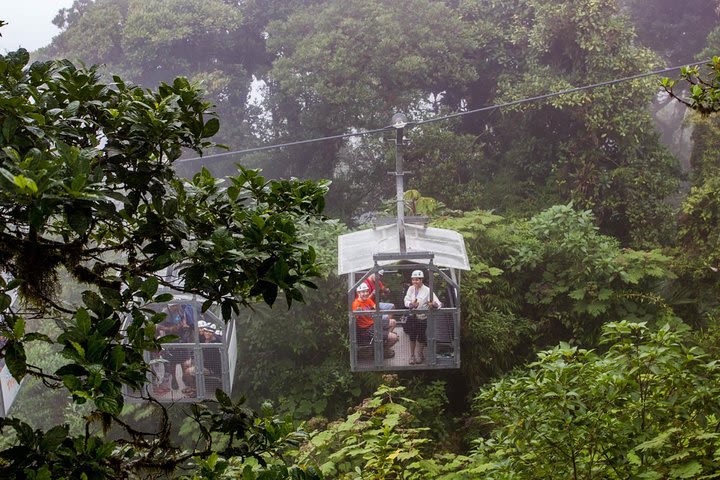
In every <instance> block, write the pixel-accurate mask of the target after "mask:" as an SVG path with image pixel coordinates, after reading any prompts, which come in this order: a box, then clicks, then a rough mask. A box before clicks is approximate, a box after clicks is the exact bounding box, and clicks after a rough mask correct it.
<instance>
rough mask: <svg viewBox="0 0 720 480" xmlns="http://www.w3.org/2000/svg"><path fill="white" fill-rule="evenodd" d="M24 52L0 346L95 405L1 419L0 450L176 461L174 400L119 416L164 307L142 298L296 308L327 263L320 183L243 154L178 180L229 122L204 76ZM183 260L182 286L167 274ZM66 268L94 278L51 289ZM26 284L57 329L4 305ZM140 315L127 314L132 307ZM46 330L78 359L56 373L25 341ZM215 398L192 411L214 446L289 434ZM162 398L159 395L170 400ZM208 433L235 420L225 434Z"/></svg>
mask: <svg viewBox="0 0 720 480" xmlns="http://www.w3.org/2000/svg"><path fill="white" fill-rule="evenodd" d="M28 60H29V55H28V52H27V51H25V50H22V49H21V50H19V51H17V52H11V53H9V54H7V55H5V56H0V92H1V95H0V125H2V135H1V136H0V151H1V152H2V153H1V154H0V184H1V188H0V270H2V271H4V272H6V273H9V274H11V275H12V277H13V280H11V281H10V282H6V281H5V280H2V281H1V282H0V287H1V293H0V311H1V312H2V314H3V316H2V318H3V322H2V323H1V324H0V335H2V336H4V337H6V338H7V340H8V341H7V343H6V344H5V345H4V346H3V347H2V349H1V350H0V354H1V355H2V357H4V359H5V361H6V362H7V365H8V367H9V369H10V371H11V373H12V374H13V375H14V376H15V378H17V379H22V378H23V377H24V376H26V375H30V376H34V377H37V378H40V379H42V380H43V382H44V383H45V384H46V385H48V386H50V387H52V388H65V389H67V390H68V391H69V393H70V394H71V395H72V398H73V401H74V402H75V403H77V404H87V405H89V406H90V408H91V414H90V415H88V417H87V420H86V422H87V428H86V430H85V431H84V433H83V434H81V435H78V436H74V435H70V434H69V429H68V427H67V425H57V426H54V427H53V428H51V429H49V430H47V431H43V430H33V428H32V427H31V426H30V425H27V424H25V423H23V422H20V421H19V420H16V419H12V418H9V419H3V420H2V421H0V428H1V429H2V431H3V434H4V435H7V434H8V432H10V431H12V432H14V433H15V435H16V437H15V438H16V441H15V445H14V446H13V447H12V448H7V449H5V450H3V451H0V468H2V471H3V472H4V473H3V476H9V477H10V478H81V476H82V475H83V474H84V475H87V477H88V478H111V477H114V478H127V477H128V476H129V475H131V473H132V472H133V471H135V472H138V471H140V472H142V471H143V470H144V469H150V468H166V469H167V468H169V469H172V468H173V467H174V466H175V465H177V464H179V463H182V462H184V461H186V460H188V459H189V458H190V457H191V455H192V453H187V452H186V453H183V452H179V451H177V450H173V448H172V445H170V444H169V443H168V441H169V440H168V437H167V433H168V431H169V430H168V429H169V425H168V424H167V418H168V417H167V413H166V412H165V413H163V415H161V418H160V419H159V421H158V425H157V428H156V429H151V430H147V431H141V430H138V429H137V428H134V427H133V426H132V425H130V424H128V423H127V422H125V421H124V420H123V419H122V417H121V412H122V409H123V403H124V402H123V396H122V393H121V388H122V387H123V386H124V385H125V386H128V387H130V388H133V389H139V388H141V387H142V385H143V383H144V382H145V379H146V374H147V373H148V365H147V364H146V363H145V361H144V360H143V355H142V354H143V351H144V350H157V349H159V348H160V347H161V344H162V343H163V342H167V341H169V340H171V338H170V337H162V338H155V325H156V324H157V323H158V322H160V321H161V320H162V318H163V316H164V315H163V314H159V313H155V312H152V311H151V310H149V309H147V308H145V305H147V304H148V303H150V302H162V301H167V300H168V299H169V298H170V297H169V296H168V295H167V294H161V295H158V294H157V291H158V287H159V286H161V285H162V286H167V287H171V288H174V289H179V290H181V291H184V292H188V293H192V294H197V295H199V296H200V297H202V298H205V299H206V301H205V303H204V305H203V308H209V307H210V306H212V305H218V306H219V307H220V308H221V311H222V314H223V316H224V317H225V318H229V317H230V315H231V314H232V313H233V312H235V313H237V312H238V311H239V309H240V308H241V307H243V306H248V305H250V304H251V303H252V302H254V301H256V300H257V299H259V298H260V299H263V300H264V301H265V302H266V303H268V304H273V303H274V302H275V300H276V298H277V296H278V293H279V292H282V293H283V295H284V297H285V299H286V302H287V304H288V306H290V305H291V304H292V303H293V301H301V300H302V299H303V291H302V289H303V288H306V286H310V287H312V286H313V284H312V283H311V282H310V280H309V279H310V278H311V277H313V276H315V275H317V273H318V266H317V265H316V262H315V252H314V250H313V248H312V247H310V246H308V245H306V244H304V243H303V242H302V241H301V240H300V238H299V237H298V225H300V224H303V223H305V222H307V221H309V220H310V219H311V218H313V217H316V216H318V215H320V213H321V212H322V209H323V206H324V194H325V193H326V191H327V185H326V184H325V183H323V182H320V183H314V182H309V181H307V182H301V181H296V180H293V181H275V182H267V181H265V179H264V178H263V177H262V176H261V175H260V174H259V173H258V172H257V171H253V170H245V169H240V170H239V172H238V174H237V175H235V176H231V177H229V178H227V179H226V180H224V181H221V180H218V179H215V178H213V177H212V176H211V175H210V174H209V172H207V171H202V172H200V173H199V174H197V175H196V176H195V177H194V178H193V179H192V180H188V181H184V180H182V179H180V178H178V177H177V175H176V174H175V173H174V171H173V162H174V161H176V160H177V159H178V158H179V157H180V155H181V153H182V150H183V149H184V148H191V149H193V150H195V151H196V152H197V153H202V150H203V149H204V148H208V147H211V146H213V143H212V142H211V141H209V140H208V139H209V138H210V137H212V136H213V135H214V134H215V133H216V132H217V131H218V128H219V121H218V119H217V118H216V116H215V114H214V113H213V112H212V110H211V105H210V104H209V103H208V102H206V101H204V100H203V99H202V96H201V91H200V90H199V89H198V87H197V86H196V85H193V84H191V83H189V82H188V81H187V80H186V79H183V78H177V79H176V80H175V81H174V82H173V83H172V84H165V83H162V84H160V86H159V87H158V89H157V91H152V90H143V89H141V88H138V87H135V86H132V85H129V84H127V83H125V82H124V81H123V80H121V79H120V78H119V77H114V79H113V80H114V81H113V83H111V84H106V83H103V82H101V81H100V79H99V74H98V71H97V69H96V68H95V67H93V68H87V69H86V68H77V67H76V66H75V65H73V64H72V63H71V62H69V61H58V62H36V63H34V64H32V65H28ZM170 265H174V266H176V272H177V273H178V275H179V277H180V278H181V282H180V285H178V284H176V283H172V284H170V283H168V281H167V280H166V279H165V278H164V277H163V275H162V274H161V273H160V272H161V271H163V270H164V269H165V268H166V267H168V266H170ZM61 271H65V272H67V273H68V274H69V275H70V276H72V277H73V278H74V279H75V280H77V281H79V282H81V283H82V284H85V285H86V288H87V289H86V290H85V291H84V292H83V294H82V301H81V302H79V304H68V303H66V302H64V301H63V299H60V298H57V296H56V292H57V282H58V278H59V274H60V272H61ZM13 290H16V291H17V292H19V295H20V297H21V298H22V300H23V301H24V302H26V303H27V304H28V305H30V306H31V307H33V308H34V309H35V310H36V311H37V312H41V313H44V314H45V315H46V316H51V317H52V318H55V319H56V322H57V324H58V325H59V326H60V327H61V333H60V334H59V335H57V336H55V337H53V336H49V335H44V334H40V333H37V332H33V331H28V330H27V329H26V326H27V321H26V318H24V317H23V315H21V314H20V313H19V312H17V311H14V310H13V309H11V308H10V296H9V295H8V292H10V291H13ZM127 319H129V320H130V322H129V324H128V325H127V326H125V327H123V322H124V321H125V320H127ZM32 342H46V343H48V344H50V345H54V346H55V347H56V348H59V349H60V350H61V351H62V354H63V356H65V358H66V359H68V363H67V364H66V365H64V366H62V367H60V368H59V369H57V370H56V371H44V370H42V369H41V368H39V367H38V366H36V365H32V364H29V363H28V362H27V361H26V355H25V349H26V346H27V345H28V344H29V343H32ZM218 399H219V401H220V409H221V413H214V412H212V411H210V410H207V409H204V408H198V409H195V410H194V417H195V418H196V421H197V423H198V425H200V426H201V427H200V429H201V432H202V433H203V435H202V437H203V439H204V442H205V443H204V445H205V446H204V447H203V448H202V449H201V450H202V451H203V452H205V454H209V453H210V451H211V450H213V449H216V450H224V451H225V452H226V453H227V454H229V455H239V456H240V457H241V458H247V457H255V458H258V459H260V461H264V460H262V459H263V458H264V455H266V454H270V452H273V451H274V449H277V448H281V447H282V445H285V444H286V443H287V442H288V441H290V440H292V439H291V437H292V435H290V434H291V433H292V432H288V431H287V429H279V430H272V429H270V428H269V427H268V425H269V424H266V423H263V422H264V421H269V422H272V419H265V420H263V421H260V419H259V417H258V415H257V414H255V413H254V412H250V411H248V410H246V409H244V408H242V407H240V406H239V404H235V403H232V402H231V401H230V399H229V398H227V396H226V395H224V394H222V392H220V393H218ZM163 412H164V409H163ZM93 425H99V426H102V427H103V428H109V427H111V426H118V427H120V428H122V429H124V430H125V431H126V432H127V435H128V436H127V437H126V438H125V439H123V440H120V441H118V442H112V441H109V440H108V439H106V438H104V437H103V436H102V435H100V434H98V433H97V432H96V430H95V429H94V428H92V427H93ZM211 431H219V432H223V433H225V434H226V436H225V437H224V439H223V440H221V441H220V443H218V442H217V440H216V441H215V443H213V436H212V435H211V434H210V432H211Z"/></svg>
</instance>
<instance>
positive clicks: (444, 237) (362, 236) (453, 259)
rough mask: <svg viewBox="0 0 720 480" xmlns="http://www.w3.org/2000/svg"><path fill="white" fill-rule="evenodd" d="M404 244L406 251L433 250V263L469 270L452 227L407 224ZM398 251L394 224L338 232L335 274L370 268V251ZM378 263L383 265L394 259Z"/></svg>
mask: <svg viewBox="0 0 720 480" xmlns="http://www.w3.org/2000/svg"><path fill="white" fill-rule="evenodd" d="M405 246H406V250H407V252H408V253H410V252H431V253H434V254H435V258H434V259H433V263H434V264H435V265H437V266H440V267H450V268H457V269H459V270H470V262H469V261H468V257H467V252H466V251H465V240H464V239H463V237H462V235H460V234H459V233H458V232H455V231H453V230H446V229H444V228H433V227H424V226H421V225H412V224H406V225H405ZM399 252H400V241H399V240H398V228H397V225H396V224H392V225H384V226H382V227H377V228H372V229H368V230H360V231H358V232H353V233H348V234H346V235H341V236H340V237H338V274H339V275H344V274H347V273H350V272H357V271H359V270H367V269H369V268H371V267H372V266H373V265H374V261H373V255H374V254H376V253H399ZM378 263H379V264H383V265H386V264H389V263H393V262H392V261H384V262H378Z"/></svg>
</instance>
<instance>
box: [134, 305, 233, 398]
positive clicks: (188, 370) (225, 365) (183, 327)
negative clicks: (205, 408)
mask: <svg viewBox="0 0 720 480" xmlns="http://www.w3.org/2000/svg"><path fill="white" fill-rule="evenodd" d="M155 309H156V310H157V311H160V312H162V313H164V314H165V318H164V319H163V320H162V321H161V322H160V323H159V324H158V325H157V327H156V335H157V336H158V337H161V336H164V335H175V336H176V337H177V341H176V342H171V343H165V344H163V347H162V350H161V351H160V352H146V353H145V359H146V361H147V362H148V364H149V365H150V367H151V368H150V372H149V374H148V383H147V385H146V388H145V390H146V391H145V393H146V394H147V395H151V396H153V397H154V398H156V399H157V400H159V401H162V402H190V401H197V400H202V399H206V398H214V397H215V390H217V389H221V390H224V391H225V392H227V393H230V390H231V388H232V380H231V378H230V375H231V372H232V375H234V373H235V363H236V360H237V340H236V334H235V323H234V321H230V322H228V324H227V325H225V324H224V323H223V322H222V321H221V320H220V319H219V318H218V317H217V316H216V315H215V314H214V313H212V312H211V311H206V312H202V311H201V309H200V304H199V302H196V301H194V300H188V299H182V298H180V299H178V300H173V301H171V302H169V303H166V304H162V305H157V306H156V308H155ZM228 349H232V352H231V353H230V352H228ZM231 356H232V369H231V368H230V362H229V359H230V357H231ZM126 395H127V396H128V397H129V399H130V400H132V399H137V400H139V399H141V398H142V396H143V395H140V392H131V391H126Z"/></svg>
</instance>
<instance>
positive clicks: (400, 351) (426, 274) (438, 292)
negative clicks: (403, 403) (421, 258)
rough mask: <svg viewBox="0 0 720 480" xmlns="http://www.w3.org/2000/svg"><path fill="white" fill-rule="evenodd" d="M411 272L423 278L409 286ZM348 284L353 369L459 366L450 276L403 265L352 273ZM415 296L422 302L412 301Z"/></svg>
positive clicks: (428, 267)
mask: <svg viewBox="0 0 720 480" xmlns="http://www.w3.org/2000/svg"><path fill="white" fill-rule="evenodd" d="M417 271H420V272H422V276H423V278H422V281H421V284H418V285H417V286H415V285H414V284H413V282H412V277H413V274H414V273H415V272H417ZM380 272H382V274H383V275H382V276H380ZM349 281H350V285H351V288H350V290H349V291H348V304H349V332H350V349H351V368H352V370H353V371H381V370H418V369H445V368H458V367H459V366H460V339H459V336H458V332H459V331H460V308H459V304H460V298H459V286H458V284H457V281H456V272H454V271H453V270H452V269H449V268H437V267H436V266H434V265H432V263H431V262H430V263H428V264H418V263H409V262H408V263H404V264H395V265H385V266H383V268H380V267H379V266H375V267H374V268H372V269H370V270H367V271H362V272H353V273H351V274H350V275H349ZM420 285H422V286H420ZM366 286H367V289H366ZM358 287H360V288H358ZM359 290H368V293H365V292H363V293H362V295H361V293H360V292H359ZM418 294H420V299H419V300H422V303H420V302H419V301H418V302H417V303H416V302H415V300H416V299H417V296H418ZM367 298H372V301H368V300H367Z"/></svg>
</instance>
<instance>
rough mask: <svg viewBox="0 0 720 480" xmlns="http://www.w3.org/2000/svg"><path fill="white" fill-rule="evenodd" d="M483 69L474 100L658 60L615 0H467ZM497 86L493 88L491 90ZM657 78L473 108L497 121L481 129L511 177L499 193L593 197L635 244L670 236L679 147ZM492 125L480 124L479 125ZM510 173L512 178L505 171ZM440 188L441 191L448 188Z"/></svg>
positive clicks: (607, 228) (511, 197) (529, 92)
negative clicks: (662, 117) (669, 138)
mask: <svg viewBox="0 0 720 480" xmlns="http://www.w3.org/2000/svg"><path fill="white" fill-rule="evenodd" d="M460 11H461V12H462V13H463V15H464V17H465V18H466V20H467V21H468V22H469V24H470V25H471V26H472V29H473V31H474V35H475V37H476V39H477V40H476V44H481V43H482V44H484V45H486V48H484V49H482V50H480V51H478V53H477V57H478V61H479V62H482V63H483V64H484V66H485V67H484V68H483V70H484V72H485V75H484V77H483V78H481V79H480V81H479V84H478V85H477V87H476V88H474V89H471V90H470V91H471V92H472V93H471V94H470V95H469V98H468V107H469V108H479V107H482V106H485V105H486V104H487V103H492V102H504V101H513V100H518V99H522V98H526V97H533V96H537V95H542V94H545V93H550V92H556V91H561V90H565V89H569V88H573V87H579V86H583V85H588V84H593V83H597V82H601V81H604V80H609V79H612V78H617V77H623V76H627V75H631V74H635V73H637V72H641V71H645V70H647V68H648V66H651V65H655V64H657V60H656V59H655V57H654V55H653V54H652V52H650V51H649V50H647V49H642V48H638V47H637V45H636V44H635V43H634V42H633V32H632V28H631V26H630V25H629V24H628V23H627V21H626V19H625V18H624V17H623V16H622V15H621V14H620V12H619V10H618V6H617V3H616V2H615V1H614V0H600V1H597V0H571V1H565V2H560V3H558V2H555V1H547V0H526V1H516V2H503V1H489V2H462V3H461V6H460ZM493 92H495V94H494V95H489V94H490V93H493ZM650 95H651V89H650V88H649V83H648V82H647V81H636V82H632V83H628V84H624V85H623V86H614V87H604V88H596V89H592V90H586V91H583V92H579V93H576V94H573V95H563V96H558V97H554V98H552V99H550V100H547V101H542V102H532V103H528V104H524V105H519V106H517V107H514V108H512V109H508V111H506V112H504V113H503V115H502V117H501V118H494V119H493V120H492V121H490V120H488V119H486V118H483V117H482V116H478V117H477V118H475V119H468V120H467V122H468V123H470V122H473V123H472V128H473V130H475V131H477V130H480V129H483V130H486V131H487V130H489V132H487V135H484V136H483V137H482V140H483V141H484V142H485V143H486V144H487V145H488V147H489V148H490V149H491V151H492V152H493V153H494V155H493V157H494V159H493V161H492V162H490V165H493V167H494V168H493V170H492V172H493V174H494V178H501V179H506V180H505V183H503V184H502V185H501V186H502V187H504V189H503V188H500V189H498V190H497V193H498V197H497V198H498V200H502V198H503V197H505V198H507V200H508V202H513V203H511V204H509V203H505V202H503V203H501V204H497V203H496V204H486V205H483V207H484V208H495V207H500V208H503V209H507V210H509V211H516V210H517V205H516V204H517V202H519V201H520V202H531V203H532V202H535V201H536V196H537V195H538V194H539V195H540V196H541V198H546V199H547V200H546V201H547V202H548V203H545V204H544V205H537V207H538V208H547V207H548V206H549V205H551V204H557V203H565V202H567V201H569V200H573V201H574V202H575V203H576V204H577V205H579V206H580V207H581V208H583V209H591V210H592V211H593V212H594V213H595V215H596V218H597V219H598V223H599V225H600V227H601V229H602V231H603V232H604V233H609V234H612V235H614V236H617V237H618V238H620V239H621V240H622V241H623V243H625V244H632V245H635V246H648V245H653V244H657V243H658V242H668V241H669V240H670V238H669V235H670V231H669V228H670V223H669V218H670V216H669V209H668V206H667V205H666V204H665V202H664V199H665V197H667V196H668V195H670V194H672V193H674V192H675V188H676V178H677V174H678V172H677V170H676V166H675V162H674V159H672V157H671V156H670V155H669V153H668V152H667V151H666V150H665V149H664V148H663V147H661V145H660V144H659V139H658V137H657V135H656V133H655V132H654V129H653V126H652V124H651V122H650V118H649V116H648V114H647V113H646V111H645V107H646V105H647V103H649V101H650V100H651V96H650ZM481 131H482V130H481ZM507 179H509V180H507ZM441 200H442V199H441Z"/></svg>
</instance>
